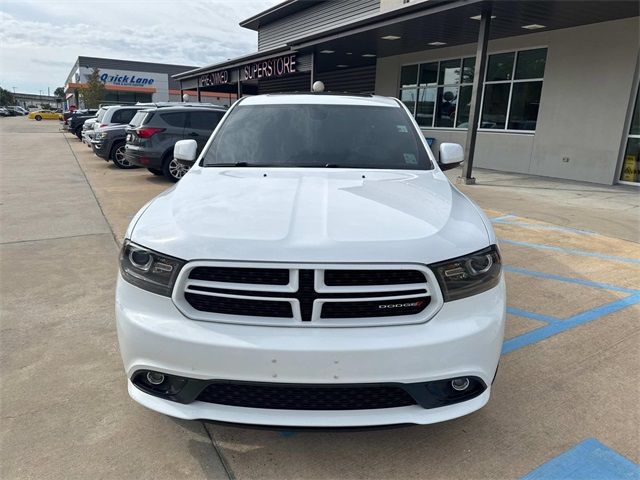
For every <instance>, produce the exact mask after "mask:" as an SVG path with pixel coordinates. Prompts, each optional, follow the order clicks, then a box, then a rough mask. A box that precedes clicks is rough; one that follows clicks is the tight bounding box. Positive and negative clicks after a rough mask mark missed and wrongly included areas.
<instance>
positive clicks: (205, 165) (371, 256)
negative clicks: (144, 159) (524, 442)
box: [116, 94, 505, 427]
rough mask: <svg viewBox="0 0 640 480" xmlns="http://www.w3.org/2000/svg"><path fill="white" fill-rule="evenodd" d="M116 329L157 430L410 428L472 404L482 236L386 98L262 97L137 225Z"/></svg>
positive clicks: (490, 237)
mask: <svg viewBox="0 0 640 480" xmlns="http://www.w3.org/2000/svg"><path fill="white" fill-rule="evenodd" d="M195 151H196V145H195V142H194V141H192V140H182V141H180V142H177V143H176V146H175V149H174V155H175V156H176V158H178V159H180V160H183V161H187V162H188V161H193V160H195ZM461 151H462V149H461V147H460V146H458V145H453V144H443V145H441V149H440V162H441V163H442V164H443V165H450V164H458V163H459V162H460V161H461V160H462V156H461ZM116 316H117V326H118V337H119V342H120V350H121V353H122V358H123V361H124V367H125V371H126V375H127V378H128V385H129V387H128V388H129V394H130V395H131V397H132V398H133V399H134V400H136V401H138V402H140V403H141V404H143V405H145V406H147V407H149V408H151V409H153V410H156V411H159V412H162V413H165V414H167V415H172V416H175V417H180V418H185V419H209V420H218V421H225V422H238V423H247V424H259V425H279V426H305V427H343V426H345V427H346V426H372V425H388V424H401V423H414V424H426V423H434V422H440V421H443V420H448V419H452V418H456V417H459V416H461V415H465V414H468V413H471V412H473V411H475V410H477V409H479V408H481V407H482V406H483V405H485V404H486V403H487V401H488V399H489V393H490V389H491V384H492V382H493V379H494V377H495V373H496V369H497V365H498V360H499V357H500V350H501V346H502V341H503V331H504V322H505V285H504V279H503V274H502V272H501V260H500V254H499V252H498V249H497V247H496V238H495V235H494V233H493V230H492V228H491V224H490V222H489V221H488V219H487V218H486V217H485V215H484V214H483V213H482V212H481V210H480V209H479V208H478V207H477V206H476V205H475V204H474V203H473V202H471V201H470V200H469V199H468V198H467V197H465V196H464V195H463V194H462V193H460V192H459V191H458V190H457V189H456V188H454V187H453V186H452V185H451V184H450V183H449V181H448V180H447V178H446V176H445V175H444V174H443V173H442V171H441V169H440V168H439V166H438V163H437V162H436V159H435V158H434V156H433V154H432V153H431V151H430V150H429V148H428V146H427V143H426V141H425V139H424V137H423V136H422V134H421V132H420V129H419V127H418V125H417V124H416V122H415V121H414V120H413V118H412V117H411V115H410V114H409V112H408V110H407V109H406V107H404V105H402V104H401V103H400V102H399V101H398V100H396V99H390V98H386V97H377V96H346V95H330V94H300V95H295V94H292V95H262V96H255V97H249V98H244V99H242V100H240V101H238V102H236V103H235V105H234V106H233V107H232V108H231V109H230V110H229V111H228V112H227V114H226V115H225V117H224V118H223V119H222V121H221V122H220V124H219V125H218V127H217V128H216V130H215V131H214V132H213V134H212V136H211V138H210V139H209V141H208V143H207V145H206V146H205V148H204V150H203V152H202V154H201V155H200V157H199V158H198V161H197V162H196V164H195V165H194V166H193V167H192V168H191V170H190V171H189V172H188V173H187V174H186V175H185V176H184V177H183V178H182V179H181V180H180V182H179V183H178V184H176V186H175V187H173V188H172V189H169V190H168V191H166V192H164V193H162V194H161V195H159V196H158V197H156V198H155V199H154V200H152V201H151V202H149V203H148V204H147V205H146V206H145V207H144V208H142V210H140V212H138V214H137V215H136V216H135V217H134V219H133V221H132V222H131V224H130V226H129V228H128V230H127V232H126V238H125V241H124V246H123V248H122V252H121V256H120V276H119V279H118V285H117V291H116Z"/></svg>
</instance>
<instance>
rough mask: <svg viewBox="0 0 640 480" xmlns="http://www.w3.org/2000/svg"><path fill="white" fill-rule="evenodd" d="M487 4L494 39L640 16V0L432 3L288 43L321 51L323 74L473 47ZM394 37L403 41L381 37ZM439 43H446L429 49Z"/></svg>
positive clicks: (319, 61)
mask: <svg viewBox="0 0 640 480" xmlns="http://www.w3.org/2000/svg"><path fill="white" fill-rule="evenodd" d="M485 3H491V4H492V11H493V16H494V17H495V18H493V19H492V21H491V32H490V35H489V39H490V40H495V39H499V38H506V37H516V36H520V35H527V34H531V33H535V32H542V31H549V30H557V29H562V28H571V27H577V26H581V25H588V24H592V23H599V22H606V21H611V20H618V19H622V18H629V17H636V16H638V15H640V2H638V1H637V0H599V1H598V0H595V1H594V0H586V1H585V0H513V1H493V2H485V1H482V0H458V1H447V2H435V1H433V0H431V1H426V2H420V3H416V4H408V5H409V6H411V8H410V7H409V6H407V7H404V8H400V9H397V10H394V11H391V12H385V13H381V14H377V15H374V16H372V17H368V18H366V19H363V20H359V21H357V22H353V23H351V24H348V25H345V26H342V27H338V28H335V29H333V30H329V31H325V32H322V33H321V34H315V35H311V36H308V37H303V38H298V39H296V40H295V41H292V42H289V44H288V45H289V47H290V48H293V49H296V50H298V51H301V52H303V51H308V50H311V51H314V52H315V53H318V55H317V56H316V58H317V59H316V67H317V69H318V71H323V70H327V69H335V68H336V65H349V66H353V67H357V66H364V65H370V64H373V63H375V57H388V56H393V55H400V54H405V53H411V52H417V51H422V50H432V49H437V48H443V47H448V46H454V45H464V44H474V43H476V41H477V38H478V31H479V24H480V22H479V21H478V19H479V18H478V17H479V15H480V12H481V10H482V5H483V4H485ZM472 17H476V18H475V19H474V18H472ZM529 25H542V26H544V28H539V29H535V28H534V29H527V28H523V27H525V26H529ZM390 35H392V36H396V37H400V38H399V39H397V40H384V39H383V38H382V37H385V36H390ZM434 42H439V43H443V44H444V45H430V44H431V43H434ZM322 50H332V51H334V52H335V53H333V54H329V55H323V54H320V53H319V52H320V51H322ZM362 55H375V57H370V56H369V57H363V56H362Z"/></svg>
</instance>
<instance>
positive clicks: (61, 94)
mask: <svg viewBox="0 0 640 480" xmlns="http://www.w3.org/2000/svg"><path fill="white" fill-rule="evenodd" d="M53 94H54V95H55V96H56V97H58V98H59V99H60V100H63V99H64V87H58V88H56V89H55V90H54V91H53Z"/></svg>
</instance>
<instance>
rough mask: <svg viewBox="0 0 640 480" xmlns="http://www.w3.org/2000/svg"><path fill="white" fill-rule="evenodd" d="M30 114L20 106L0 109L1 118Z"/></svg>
mask: <svg viewBox="0 0 640 480" xmlns="http://www.w3.org/2000/svg"><path fill="white" fill-rule="evenodd" d="M28 114H29V110H27V109H25V108H22V107H21V106H19V105H14V106H6V107H0V117H19V116H22V115H28Z"/></svg>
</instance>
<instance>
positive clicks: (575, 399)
mask: <svg viewBox="0 0 640 480" xmlns="http://www.w3.org/2000/svg"><path fill="white" fill-rule="evenodd" d="M58 129H59V123H58V122H57V121H50V122H44V121H43V122H38V123H36V122H30V121H28V120H27V119H26V118H20V117H12V118H6V119H1V121H0V152H1V161H2V163H1V167H0V172H1V175H0V192H1V199H0V201H1V204H0V214H1V217H0V222H1V223H0V225H1V229H0V241H1V245H0V261H1V265H0V274H1V277H0V279H1V281H0V295H1V298H2V319H1V323H0V326H1V329H2V334H1V338H0V340H1V344H0V366H1V367H0V369H1V382H2V387H3V388H2V390H1V393H0V409H1V413H2V425H1V426H0V430H1V432H2V433H1V442H2V443H1V453H0V455H1V457H0V460H1V469H0V477H1V478H3V479H13V478H86V477H90V476H91V477H97V478H120V479H121V478H187V477H189V478H237V479H249V478H278V479H285V478H314V479H315V478H318V479H319V478H385V479H386V478H438V479H461V478H464V479H488V478H495V479H511V478H513V479H516V478H527V479H529V480H531V479H552V478H584V479H589V478H594V479H595V478H598V479H609V478H611V479H614V478H629V479H633V478H640V470H639V467H638V462H640V409H639V408H638V398H640V383H639V382H638V371H640V350H639V345H640V244H639V243H638V241H639V238H638V226H639V222H638V220H639V217H638V215H639V213H640V207H638V203H639V201H638V195H637V190H633V189H627V188H619V189H617V190H616V189H615V188H610V187H602V188H601V187H597V186H589V185H584V184H583V185H580V184H571V185H569V186H567V184H563V183H562V182H555V183H551V182H549V183H544V182H542V183H535V181H534V180H530V179H516V180H517V181H515V184H512V185H505V184H503V183H501V182H502V180H500V179H497V178H496V177H495V176H492V174H490V173H487V174H485V177H484V178H485V179H486V180H487V181H486V182H485V183H484V185H483V184H482V183H483V182H482V181H480V185H476V186H472V187H465V192H467V193H468V194H469V195H470V196H471V197H473V198H476V199H477V200H478V201H479V203H480V204H481V206H482V207H483V208H485V210H486V212H487V214H488V215H489V216H490V217H491V218H492V221H493V223H494V225H495V228H496V232H497V234H498V236H499V239H500V245H501V248H502V252H503V255H504V261H505V264H506V267H505V270H506V276H507V285H508V305H509V309H508V325H507V332H506V339H505V343H504V348H503V357H502V360H501V364H500V369H499V373H498V376H497V380H496V382H495V384H494V388H493V391H492V398H491V400H490V402H489V404H488V405H487V406H486V407H484V408H483V409H482V410H480V411H478V412H476V413H474V414H472V415H469V416H467V417H463V418H460V419H457V420H454V421H451V422H447V423H442V424H436V425H429V426H419V427H418V426H415V427H405V428H397V429H384V430H373V431H341V432H335V431H334V432H328V431H324V432H301V431H271V430H256V429H251V428H238V427H233V426H220V425H214V424H204V423H202V422H195V421H194V422H185V421H179V420H175V419H171V418H169V417H165V416H162V415H160V414H157V413H155V412H152V411H149V410H146V409H145V408H143V407H141V406H140V405H138V404H136V403H134V402H133V401H131V400H129V398H128V395H127V392H126V379H125V377H124V373H123V370H122V365H121V361H120V357H119V353H118V347H117V340H116V332H115V324H114V314H113V294H114V292H113V290H114V284H115V276H116V271H117V253H118V242H120V241H121V239H122V237H123V235H124V231H125V229H126V226H127V224H128V222H129V220H130V218H131V217H132V216H133V215H134V214H135V212H136V211H137V210H138V209H139V208H140V207H141V206H142V205H144V204H145V203H146V202H147V201H148V200H149V199H150V198H152V197H153V196H155V195H156V194H158V193H160V192H161V191H163V190H165V189H166V188H168V187H170V186H171V185H170V184H169V183H168V182H167V181H166V180H164V179H163V178H161V177H156V176H154V175H151V174H149V173H148V172H147V171H146V170H133V171H123V170H119V169H117V168H115V167H114V166H113V165H112V164H111V163H106V162H104V161H103V160H101V159H99V158H98V157H96V156H94V155H93V154H92V153H91V151H90V150H89V149H88V148H87V147H86V146H85V145H83V144H81V143H80V142H79V141H78V140H77V139H75V137H73V136H71V135H68V134H62V133H60V132H59V131H58ZM480 180H481V179H480ZM518 182H520V183H521V184H522V185H521V186H520V187H519V186H518V185H517V183H518ZM554 184H557V185H559V186H558V187H557V188H553V187H552V185H554ZM536 185H537V186H536ZM545 185H546V186H545ZM549 185H551V186H549ZM536 188H538V189H539V191H535V189H536ZM578 197H579V198H580V200H579V201H578V200H576V198H578ZM536 202H537V203H536ZM590 202H592V203H590ZM615 202H619V204H620V205H621V208H620V212H619V215H618V216H617V217H615V218H614V216H615V215H616V212H615ZM595 203H598V205H599V206H598V208H594V205H595ZM608 206H611V210H610V212H609V213H608V212H607V210H606V209H607V208H608ZM526 212H530V214H529V213H526ZM589 212H592V213H591V214H590V213H589ZM557 219H562V220H561V221H560V220H557ZM552 220H556V221H552ZM568 473H571V474H572V475H573V476H568V477H567V476H566V475H567V474H568Z"/></svg>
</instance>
